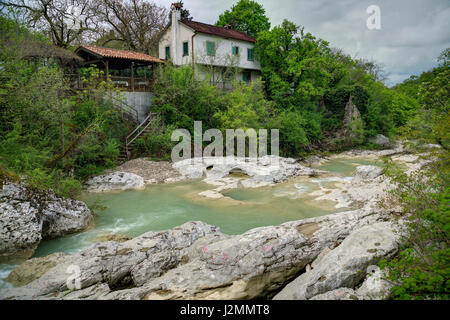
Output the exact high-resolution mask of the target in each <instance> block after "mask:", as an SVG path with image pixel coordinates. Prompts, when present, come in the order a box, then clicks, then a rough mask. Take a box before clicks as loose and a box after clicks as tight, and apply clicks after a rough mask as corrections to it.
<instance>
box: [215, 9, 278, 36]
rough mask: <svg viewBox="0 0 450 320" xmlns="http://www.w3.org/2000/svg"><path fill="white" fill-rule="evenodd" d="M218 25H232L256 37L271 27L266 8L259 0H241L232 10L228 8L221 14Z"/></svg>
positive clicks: (233, 27)
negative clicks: (257, 0)
mask: <svg viewBox="0 0 450 320" xmlns="http://www.w3.org/2000/svg"><path fill="white" fill-rule="evenodd" d="M216 25H217V26H219V27H224V26H225V25H231V28H232V29H234V30H239V31H242V32H245V33H246V34H248V35H250V36H252V37H255V38H256V37H257V35H258V34H259V33H260V32H262V31H268V30H269V29H270V22H269V18H267V16H266V10H265V9H264V8H263V6H262V5H260V4H259V3H258V2H256V1H251V0H240V1H239V2H238V3H237V4H235V5H234V6H233V7H232V8H231V10H226V11H225V12H224V13H223V14H221V15H220V16H219V20H217V22H216Z"/></svg>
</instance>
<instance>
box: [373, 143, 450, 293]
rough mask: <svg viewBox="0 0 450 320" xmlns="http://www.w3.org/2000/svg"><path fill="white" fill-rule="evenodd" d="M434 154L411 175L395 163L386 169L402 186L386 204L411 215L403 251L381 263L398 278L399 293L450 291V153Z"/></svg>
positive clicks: (395, 280) (392, 277)
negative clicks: (427, 162) (427, 164)
mask: <svg viewBox="0 0 450 320" xmlns="http://www.w3.org/2000/svg"><path fill="white" fill-rule="evenodd" d="M433 157H434V159H436V158H437V159H438V160H435V161H434V162H431V163H430V165H429V167H428V168H426V169H422V170H418V171H415V172H414V173H412V174H409V175H408V174H406V173H404V172H403V171H402V170H401V169H400V168H398V167H396V166H394V165H392V164H391V165H390V166H388V167H387V169H386V174H387V175H388V176H389V177H390V178H391V179H392V181H393V182H394V183H395V184H396V188H395V189H394V190H392V191H391V195H390V197H389V198H388V199H387V200H385V204H386V202H387V203H389V204H390V205H392V204H394V205H398V206H400V207H402V209H403V218H404V219H405V220H406V223H405V224H404V226H405V227H406V235H405V236H404V237H403V242H402V247H401V249H400V252H399V254H398V255H397V256H396V257H394V258H393V259H391V260H389V261H386V260H384V261H381V263H380V266H381V267H382V268H383V269H385V270H386V271H387V272H386V277H387V280H389V281H391V282H392V283H393V284H394V287H393V289H392V290H391V297H392V298H393V299H445V300H446V299H448V298H449V297H450V284H449V283H448V279H449V278H450V249H449V242H450V241H449V239H450V237H449V236H450V209H449V208H450V188H449V184H448V182H449V179H448V177H449V175H448V173H449V172H448V171H449V154H448V152H447V151H443V152H439V153H436V154H434V155H433Z"/></svg>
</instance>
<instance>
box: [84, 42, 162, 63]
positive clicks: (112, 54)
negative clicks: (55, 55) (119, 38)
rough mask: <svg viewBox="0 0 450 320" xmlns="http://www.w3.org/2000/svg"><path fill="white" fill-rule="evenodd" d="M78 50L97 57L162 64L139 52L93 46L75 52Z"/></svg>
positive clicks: (160, 61) (158, 60) (156, 59)
mask: <svg viewBox="0 0 450 320" xmlns="http://www.w3.org/2000/svg"><path fill="white" fill-rule="evenodd" d="M80 49H85V50H87V51H90V52H92V53H94V54H97V55H99V56H102V57H105V58H117V59H127V60H135V61H147V62H157V63H164V61H162V60H160V59H158V58H155V57H152V56H149V55H148V54H145V53H140V52H133V51H126V50H119V49H111V48H103V47H94V46H81V47H80V48H78V49H77V51H78V50H80Z"/></svg>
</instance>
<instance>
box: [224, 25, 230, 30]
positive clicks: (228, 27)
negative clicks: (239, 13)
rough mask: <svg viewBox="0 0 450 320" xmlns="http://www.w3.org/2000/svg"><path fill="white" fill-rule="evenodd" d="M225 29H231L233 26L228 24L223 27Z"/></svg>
mask: <svg viewBox="0 0 450 320" xmlns="http://www.w3.org/2000/svg"><path fill="white" fill-rule="evenodd" d="M223 27H224V28H225V29H231V24H226V25H224V26H223Z"/></svg>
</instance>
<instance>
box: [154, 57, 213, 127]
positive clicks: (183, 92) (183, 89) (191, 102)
mask: <svg viewBox="0 0 450 320" xmlns="http://www.w3.org/2000/svg"><path fill="white" fill-rule="evenodd" d="M153 92H154V94H155V98H154V99H153V106H152V107H153V110H154V111H155V112H159V113H161V114H162V116H163V117H164V119H165V123H166V124H167V125H175V126H176V127H178V128H186V129H191V130H192V129H193V124H194V120H196V121H203V124H204V125H205V126H208V127H212V128H214V127H217V123H215V122H214V121H213V115H214V113H215V112H216V111H217V110H218V108H219V106H220V102H219V101H220V99H219V92H218V90H217V89H216V88H215V87H213V86H211V85H209V83H208V82H207V81H197V80H196V78H195V75H194V70H193V68H192V67H190V66H185V67H179V68H177V67H175V66H172V65H169V64H167V65H166V66H164V67H161V68H159V71H158V73H157V78H156V81H155V85H154V89H153Z"/></svg>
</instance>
